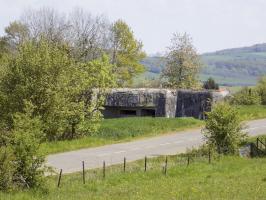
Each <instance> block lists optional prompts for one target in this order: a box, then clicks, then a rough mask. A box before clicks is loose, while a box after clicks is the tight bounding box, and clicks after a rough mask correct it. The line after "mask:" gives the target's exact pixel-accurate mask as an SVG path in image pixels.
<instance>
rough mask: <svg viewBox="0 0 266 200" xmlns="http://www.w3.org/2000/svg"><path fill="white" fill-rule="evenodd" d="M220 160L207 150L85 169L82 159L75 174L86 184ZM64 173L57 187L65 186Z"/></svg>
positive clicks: (60, 174) (59, 177) (165, 171)
mask: <svg viewBox="0 0 266 200" xmlns="http://www.w3.org/2000/svg"><path fill="white" fill-rule="evenodd" d="M217 160H219V156H218V157H217V156H216V155H215V154H213V153H212V152H211V150H209V151H207V152H199V151H195V152H190V153H186V154H179V155H169V156H159V157H147V156H145V157H144V158H143V159H141V160H138V161H134V162H127V158H126V157H125V158H124V159H123V163H121V164H118V165H112V166H108V167H107V164H108V163H106V162H105V161H103V163H102V168H97V169H91V170H85V168H86V163H85V162H84V161H82V162H81V163H80V170H81V171H80V172H79V173H75V174H73V176H71V177H74V178H75V179H76V178H80V183H81V184H86V183H89V182H92V181H99V180H102V181H104V180H105V179H107V178H108V177H110V176H115V175H121V174H122V173H123V174H131V173H136V172H137V173H148V172H151V171H152V172H156V173H160V174H163V175H168V170H169V169H172V168H174V167H177V166H179V167H180V166H182V167H189V166H191V165H195V164H197V163H205V164H211V163H212V162H214V161H217ZM66 180H67V181H71V178H69V177H68V178H67V179H66ZM65 183H66V182H64V174H63V170H62V169H61V170H60V171H59V173H58V179H57V183H56V184H57V187H58V188H59V187H63V186H64V184H65Z"/></svg>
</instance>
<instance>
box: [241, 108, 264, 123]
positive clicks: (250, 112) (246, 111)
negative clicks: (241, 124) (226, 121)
mask: <svg viewBox="0 0 266 200" xmlns="http://www.w3.org/2000/svg"><path fill="white" fill-rule="evenodd" d="M237 109H238V111H239V113H240V115H241V118H242V120H253V119H262V118H266V106H265V105H251V106H237Z"/></svg>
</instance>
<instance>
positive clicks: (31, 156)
mask: <svg viewBox="0 0 266 200" xmlns="http://www.w3.org/2000/svg"><path fill="white" fill-rule="evenodd" d="M25 105H26V106H25V113H16V114H14V124H13V129H12V130H11V131H9V132H6V133H2V134H1V136H0V138H1V143H0V168H1V171H0V173H1V175H2V176H1V178H0V190H8V189H15V188H32V187H37V186H41V185H42V184H43V181H44V179H43V177H44V171H45V167H44V166H43V164H44V157H43V156H42V155H40V153H39V146H40V140H41V136H42V123H41V120H40V118H38V117H33V116H32V114H33V107H32V104H30V103H27V102H25Z"/></svg>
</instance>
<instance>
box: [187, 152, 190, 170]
mask: <svg viewBox="0 0 266 200" xmlns="http://www.w3.org/2000/svg"><path fill="white" fill-rule="evenodd" d="M189 163H190V156H189V154H188V156H187V167H188V166H189Z"/></svg>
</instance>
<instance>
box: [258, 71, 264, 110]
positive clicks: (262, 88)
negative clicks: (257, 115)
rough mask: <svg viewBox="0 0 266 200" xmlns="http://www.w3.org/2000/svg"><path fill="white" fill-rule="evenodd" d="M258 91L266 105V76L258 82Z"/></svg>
mask: <svg viewBox="0 0 266 200" xmlns="http://www.w3.org/2000/svg"><path fill="white" fill-rule="evenodd" d="M257 91H258V94H259V95H260V98H261V103H262V104H263V105H266V76H264V77H262V78H261V79H260V80H259V82H258V84H257Z"/></svg>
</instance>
